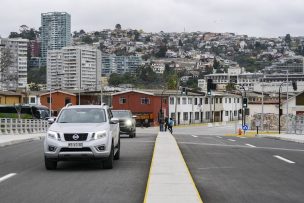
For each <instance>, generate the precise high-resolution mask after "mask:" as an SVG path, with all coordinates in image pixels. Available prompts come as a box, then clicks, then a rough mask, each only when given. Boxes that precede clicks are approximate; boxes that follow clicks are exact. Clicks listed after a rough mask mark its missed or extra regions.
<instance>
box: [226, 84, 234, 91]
mask: <svg viewBox="0 0 304 203" xmlns="http://www.w3.org/2000/svg"><path fill="white" fill-rule="evenodd" d="M232 90H235V85H234V83H229V84H228V85H226V91H227V92H229V91H232Z"/></svg>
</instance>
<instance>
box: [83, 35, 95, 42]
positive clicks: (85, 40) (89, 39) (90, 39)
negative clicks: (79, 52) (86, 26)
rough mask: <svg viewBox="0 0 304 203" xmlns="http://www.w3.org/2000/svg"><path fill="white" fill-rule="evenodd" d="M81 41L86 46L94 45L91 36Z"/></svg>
mask: <svg viewBox="0 0 304 203" xmlns="http://www.w3.org/2000/svg"><path fill="white" fill-rule="evenodd" d="M81 41H82V42H83V43H86V44H92V43H93V39H92V38H91V37H90V36H88V35H86V36H84V37H82V38H81Z"/></svg>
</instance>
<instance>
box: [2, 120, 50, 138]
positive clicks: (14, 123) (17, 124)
mask: <svg viewBox="0 0 304 203" xmlns="http://www.w3.org/2000/svg"><path fill="white" fill-rule="evenodd" d="M48 127H49V125H48V122H47V121H46V120H39V119H15V118H0V134H27V133H29V134H31V133H43V132H46V131H47V129H48Z"/></svg>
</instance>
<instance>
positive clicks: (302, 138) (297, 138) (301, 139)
mask: <svg viewBox="0 0 304 203" xmlns="http://www.w3.org/2000/svg"><path fill="white" fill-rule="evenodd" d="M256 136H257V137H267V138H273V139H280V140H286V141H292V142H298V143H304V135H297V134H286V133H283V134H264V135H256Z"/></svg>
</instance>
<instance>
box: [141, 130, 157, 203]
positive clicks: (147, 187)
mask: <svg viewBox="0 0 304 203" xmlns="http://www.w3.org/2000/svg"><path fill="white" fill-rule="evenodd" d="M157 140H158V134H157V137H156V140H155V143H154V148H153V154H152V160H151V165H150V169H149V176H148V181H147V186H146V192H145V198H144V203H147V198H148V191H149V185H150V176H151V171H152V170H151V169H152V166H153V161H154V152H155V146H156V143H157Z"/></svg>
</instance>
